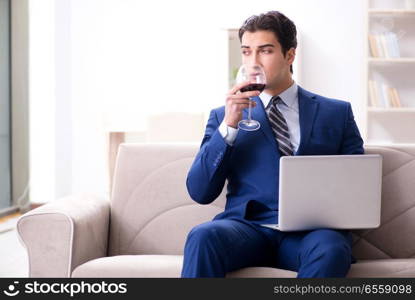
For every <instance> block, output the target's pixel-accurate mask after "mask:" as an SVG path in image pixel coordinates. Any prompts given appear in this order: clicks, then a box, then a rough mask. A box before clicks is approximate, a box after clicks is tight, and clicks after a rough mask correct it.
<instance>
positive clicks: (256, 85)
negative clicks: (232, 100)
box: [240, 83, 265, 93]
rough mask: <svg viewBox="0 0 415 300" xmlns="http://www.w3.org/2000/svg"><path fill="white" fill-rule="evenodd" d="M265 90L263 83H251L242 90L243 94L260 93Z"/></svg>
mask: <svg viewBox="0 0 415 300" xmlns="http://www.w3.org/2000/svg"><path fill="white" fill-rule="evenodd" d="M264 89H265V84H263V83H251V84H250V85H247V86H245V87H243V88H241V90H240V91H241V92H242V93H243V92H250V91H260V92H262V91H263V90H264Z"/></svg>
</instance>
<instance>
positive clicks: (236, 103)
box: [224, 81, 261, 128]
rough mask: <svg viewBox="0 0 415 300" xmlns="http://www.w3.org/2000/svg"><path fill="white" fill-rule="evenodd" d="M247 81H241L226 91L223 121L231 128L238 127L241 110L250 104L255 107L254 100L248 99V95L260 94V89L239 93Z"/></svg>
mask: <svg viewBox="0 0 415 300" xmlns="http://www.w3.org/2000/svg"><path fill="white" fill-rule="evenodd" d="M249 83H250V82H249V81H245V82H242V83H240V84H237V85H235V86H234V87H233V88H232V89H231V90H230V91H229V93H228V95H227V97H226V105H225V119H224V120H225V123H226V125H228V126H231V127H233V128H237V127H238V122H239V121H240V120H241V119H242V110H243V109H245V108H248V107H249V102H251V106H252V107H255V106H256V102H255V101H251V100H249V97H255V96H258V95H259V94H261V92H260V91H251V92H243V93H241V92H240V91H239V90H240V89H241V88H243V87H245V86H247V85H249Z"/></svg>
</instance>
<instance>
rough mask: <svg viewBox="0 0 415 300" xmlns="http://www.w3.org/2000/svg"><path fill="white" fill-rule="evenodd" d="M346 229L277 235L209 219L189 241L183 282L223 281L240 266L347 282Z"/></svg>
mask: <svg viewBox="0 0 415 300" xmlns="http://www.w3.org/2000/svg"><path fill="white" fill-rule="evenodd" d="M351 246H352V238H351V233H350V232H349V231H346V230H332V229H318V230H312V231H299V232H280V231H277V230H273V229H270V228H266V227H263V226H260V225H258V224H254V223H250V222H248V221H242V220H213V221H209V222H206V223H202V224H200V225H198V226H196V227H194V228H193V229H192V230H191V231H190V233H189V234H188V236H187V240H186V244H185V248H184V261H183V268H182V274H181V277H186V278H195V277H225V275H226V273H227V272H231V271H234V270H237V269H240V268H244V267H254V266H263V267H264V266H267V267H276V268H281V269H286V270H291V271H296V272H298V273H297V274H298V275H297V277H299V278H300V277H302V278H305V277H309V278H310V277H320V278H321V277H345V276H346V274H347V272H348V271H349V268H350V264H351V262H352V252H351Z"/></svg>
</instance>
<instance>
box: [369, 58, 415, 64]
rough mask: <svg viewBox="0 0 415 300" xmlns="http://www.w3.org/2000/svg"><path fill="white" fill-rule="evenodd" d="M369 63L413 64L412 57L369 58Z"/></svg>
mask: <svg viewBox="0 0 415 300" xmlns="http://www.w3.org/2000/svg"><path fill="white" fill-rule="evenodd" d="M368 61H369V63H415V58H414V57H399V58H384V57H369V58H368Z"/></svg>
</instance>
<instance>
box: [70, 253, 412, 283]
mask: <svg viewBox="0 0 415 300" xmlns="http://www.w3.org/2000/svg"><path fill="white" fill-rule="evenodd" d="M182 264H183V256H182V255H117V256H109V257H103V258H97V259H94V260H91V261H89V262H86V263H84V264H82V265H80V266H78V267H77V268H76V269H75V270H74V271H73V272H72V277H97V278H100V277H101V278H102V277H107V278H109V277H114V278H117V277H138V278H144V277H153V278H156V277H163V278H167V277H171V278H177V277H180V273H181V269H182ZM414 273H415V259H379V260H363V261H359V262H357V263H355V264H352V266H351V269H350V271H349V274H348V276H347V277H411V276H412V275H413V274H414ZM296 275H297V273H296V272H292V271H288V270H282V269H276V268H267V267H249V268H243V269H240V270H237V271H234V272H230V273H228V274H227V276H226V277H229V278H232V277H238V278H243V277H262V278H284V277H287V278H289V277H296Z"/></svg>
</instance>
